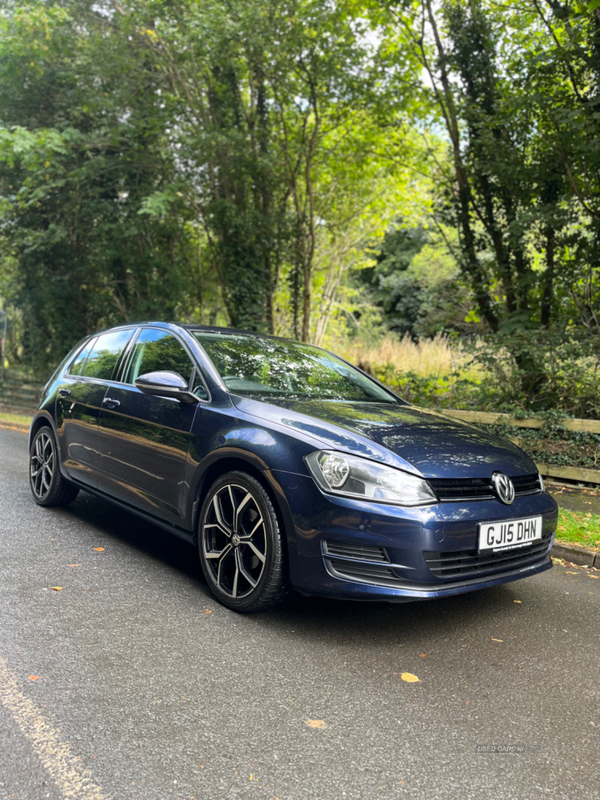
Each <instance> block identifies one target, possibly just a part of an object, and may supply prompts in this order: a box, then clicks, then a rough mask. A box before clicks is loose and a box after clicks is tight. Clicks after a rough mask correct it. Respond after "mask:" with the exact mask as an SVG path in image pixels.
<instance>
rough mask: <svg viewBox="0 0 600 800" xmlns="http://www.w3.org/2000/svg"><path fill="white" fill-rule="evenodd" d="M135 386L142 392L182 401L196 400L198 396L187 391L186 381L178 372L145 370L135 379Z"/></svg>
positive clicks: (195, 401) (191, 401)
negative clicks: (143, 373) (145, 371)
mask: <svg viewBox="0 0 600 800" xmlns="http://www.w3.org/2000/svg"><path fill="white" fill-rule="evenodd" d="M135 388H136V389H139V390H140V392H143V393H144V394H152V395H158V396H159V397H173V398H174V399H175V400H180V401H181V402H182V403H197V402H198V398H197V397H196V396H195V395H193V394H192V393H191V392H190V391H189V389H188V383H187V381H186V380H184V379H183V378H182V377H181V375H180V374H179V373H178V372H170V371H167V370H161V371H160V372H147V373H146V374H145V375H140V376H139V378H137V379H136V381H135Z"/></svg>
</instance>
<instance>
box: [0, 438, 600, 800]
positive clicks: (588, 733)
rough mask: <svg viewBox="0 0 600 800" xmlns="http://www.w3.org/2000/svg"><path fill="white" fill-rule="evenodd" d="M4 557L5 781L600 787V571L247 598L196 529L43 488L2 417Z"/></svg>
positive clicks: (567, 794)
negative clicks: (200, 553)
mask: <svg viewBox="0 0 600 800" xmlns="http://www.w3.org/2000/svg"><path fill="white" fill-rule="evenodd" d="M95 548H104V549H103V550H95ZM0 565H1V581H0V701H1V702H0V798H2V800H4V798H16V800H38V798H40V800H41V799H42V798H50V800H64V798H76V800H82V799H83V798H85V800H109V798H111V799H112V800H124V799H125V798H140V797H141V798H144V799H145V800H170V799H171V798H173V799H174V798H195V800H233V798H236V799H238V798H239V800H252V799H253V798H256V799H257V800H275V798H279V800H338V798H340V799H341V798H348V799H349V798H360V800H371V799H373V800H391V799H392V798H403V797H406V798H410V799H411V800H415V798H425V797H426V798H428V800H435V799H437V798H453V799H454V798H461V800H462V798H474V799H476V800H485V799H486V798H492V799H493V800H500V799H502V800H504V799H505V798H519V800H534V799H535V798H576V800H587V798H598V797H600V785H599V781H598V762H599V756H600V713H599V710H600V578H599V576H600V572H592V571H591V570H584V569H578V568H572V567H565V566H557V567H555V568H554V569H553V570H551V571H550V572H546V573H544V574H543V575H540V576H537V577H534V578H529V579H527V580H524V581H520V582H517V583H512V584H508V585H507V586H504V587H499V588H495V589H488V590H484V591H480V592H474V593H471V594H467V595H462V596H459V597H455V598H450V599H446V600H439V601H428V602H424V603H411V604H405V605H388V604H362V603H342V602H333V601H326V600H320V599H308V598H302V597H298V598H296V599H294V600H293V601H292V603H291V605H289V606H288V607H286V608H284V609H282V610H279V611H276V612H272V613H268V614H263V615H257V616H248V617H244V616H238V615H236V614H234V613H232V612H230V611H227V610H226V609H224V608H222V607H221V606H219V605H218V604H217V603H216V602H215V601H214V600H213V599H212V597H211V596H210V595H209V593H208V590H207V588H206V585H205V583H204V581H203V579H202V576H201V572H200V568H199V565H198V562H197V559H196V554H195V552H194V551H193V549H191V548H190V547H188V546H187V545H186V544H185V543H183V542H181V541H179V540H177V539H175V538H171V537H169V536H168V535H167V534H164V533H163V532H161V531H160V530H159V529H157V528H152V527H150V526H148V525H146V524H144V523H141V522H139V521H138V520H136V518H135V517H133V516H130V515H129V514H127V513H124V512H122V511H119V510H116V509H114V508H112V507H111V506H110V505H109V504H108V503H106V502H103V501H100V500H98V499H95V498H92V497H91V496H88V495H86V494H80V496H79V498H78V499H77V501H76V502H75V503H74V504H73V505H72V506H71V507H70V508H69V509H67V510H58V511H57V510H49V509H48V510H46V509H42V508H39V507H38V506H36V505H35V504H34V503H33V501H32V500H31V499H30V496H29V488H28V485H27V453H26V436H25V435H24V434H22V433H18V432H12V431H4V430H0ZM56 586H59V587H62V589H61V590H60V591H56V590H54V589H52V588H51V587H56ZM402 673H412V674H413V675H416V676H417V677H418V678H419V682H414V683H408V682H405V681H404V680H403V679H402V677H401V676H402ZM30 676H31V677H30ZM36 676H37V679H35V680H32V679H31V678H35V677H36ZM309 721H312V726H311V725H309V724H307V723H308V722H309ZM492 745H493V746H495V747H496V748H497V749H499V750H500V751H502V752H485V751H484V752H481V749H482V748H484V750H485V748H486V747H487V746H492ZM511 749H512V750H515V749H516V750H517V751H518V752H505V751H506V750H511Z"/></svg>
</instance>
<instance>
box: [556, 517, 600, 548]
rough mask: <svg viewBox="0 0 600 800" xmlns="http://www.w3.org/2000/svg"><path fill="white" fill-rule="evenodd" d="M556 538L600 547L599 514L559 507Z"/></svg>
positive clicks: (569, 542)
mask: <svg viewBox="0 0 600 800" xmlns="http://www.w3.org/2000/svg"><path fill="white" fill-rule="evenodd" d="M556 540H557V541H560V542H565V543H567V544H580V545H583V546H584V547H591V548H593V549H597V548H600V516H599V515H598V514H591V513H585V512H578V511H568V510H567V509H566V508H561V509H560V510H559V515H558V528H557V531H556Z"/></svg>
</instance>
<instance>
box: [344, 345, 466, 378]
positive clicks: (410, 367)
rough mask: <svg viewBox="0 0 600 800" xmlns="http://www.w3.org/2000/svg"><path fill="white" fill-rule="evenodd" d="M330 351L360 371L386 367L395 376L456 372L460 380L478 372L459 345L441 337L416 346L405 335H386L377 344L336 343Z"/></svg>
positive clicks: (434, 374)
mask: <svg viewBox="0 0 600 800" xmlns="http://www.w3.org/2000/svg"><path fill="white" fill-rule="evenodd" d="M332 349H334V351H335V352H337V353H339V354H340V355H341V356H343V357H344V358H346V359H347V360H348V361H350V362H351V363H353V364H361V365H362V366H363V369H364V368H365V366H366V367H369V368H370V369H371V370H373V369H376V368H377V367H382V366H385V365H389V366H390V367H392V368H393V369H395V370H396V371H397V372H414V373H415V374H417V375H422V376H423V377H430V376H442V375H450V374H452V373H455V372H460V373H461V375H462V377H471V376H470V375H469V373H470V372H473V371H474V372H478V370H477V368H475V369H474V368H473V366H472V365H471V364H469V361H470V360H471V359H470V356H468V355H467V354H466V353H465V352H464V350H463V349H462V347H461V346H460V343H456V342H452V341H451V340H450V338H449V337H448V336H444V335H443V334H437V335H436V336H434V337H433V339H419V340H418V341H417V342H415V341H414V340H413V339H411V337H410V336H408V334H407V335H406V336H404V337H403V338H399V337H398V336H394V335H393V334H388V335H387V336H384V337H383V338H382V339H380V340H379V341H378V342H377V343H376V344H369V343H368V342H364V341H363V342H360V341H358V342H357V341H356V340H352V339H351V340H346V341H345V342H338V343H336V345H335V346H334V347H333V348H332ZM478 374H479V373H478Z"/></svg>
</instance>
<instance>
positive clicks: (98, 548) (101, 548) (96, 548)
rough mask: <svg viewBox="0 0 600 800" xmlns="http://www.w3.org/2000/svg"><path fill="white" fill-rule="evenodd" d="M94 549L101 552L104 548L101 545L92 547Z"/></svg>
mask: <svg viewBox="0 0 600 800" xmlns="http://www.w3.org/2000/svg"><path fill="white" fill-rule="evenodd" d="M94 550H97V551H98V552H99V553H101V552H102V551H103V550H104V548H103V547H94Z"/></svg>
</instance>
